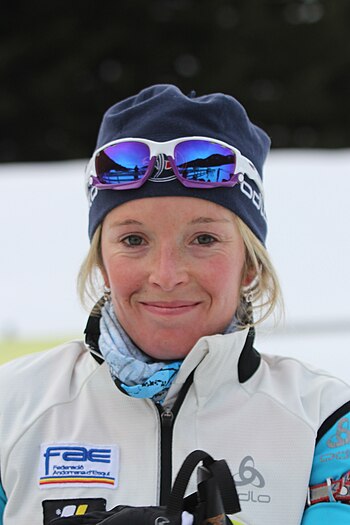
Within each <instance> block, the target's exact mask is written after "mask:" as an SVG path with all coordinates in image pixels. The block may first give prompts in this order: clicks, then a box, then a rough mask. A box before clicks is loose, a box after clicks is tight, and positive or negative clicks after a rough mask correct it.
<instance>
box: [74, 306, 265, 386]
mask: <svg viewBox="0 0 350 525" xmlns="http://www.w3.org/2000/svg"><path fill="white" fill-rule="evenodd" d="M102 306H103V299H101V300H100V301H99V302H98V303H97V304H96V305H95V306H94V308H93V309H92V311H91V314H90V316H89V319H88V321H87V324H86V328H85V330H84V333H85V343H86V345H87V346H88V348H89V349H90V352H91V354H92V356H93V357H94V359H95V360H96V361H97V362H98V363H99V364H102V363H103V362H104V359H103V357H102V354H101V352H100V350H99V347H98V339H99V337H100V318H101V307H102ZM254 339H255V330H254V328H253V327H252V328H249V329H245V330H239V331H237V332H234V333H233V334H227V335H220V334H218V335H212V336H207V337H202V338H201V339H200V340H199V341H198V342H197V343H196V345H195V346H194V347H193V349H192V350H191V352H190V353H189V355H188V356H187V357H186V359H185V360H184V363H183V365H182V366H181V368H180V371H179V373H178V377H177V379H176V381H175V383H179V384H180V383H182V382H184V381H185V380H186V377H187V376H188V375H189V374H190V373H191V371H192V370H193V369H194V368H196V367H199V366H201V367H202V366H203V364H202V363H203V362H205V363H207V364H209V363H210V361H211V360H212V359H215V361H216V365H215V369H216V370H218V369H220V368H222V369H223V372H225V375H227V372H229V373H230V374H232V375H231V377H232V378H233V375H234V376H236V378H237V380H238V381H239V383H245V382H246V381H248V379H250V378H251V377H252V376H253V375H254V373H255V372H256V370H257V369H258V367H259V364H260V360H261V356H260V354H259V353H258V352H257V351H256V350H255V348H254V346H253V345H254ZM218 353H220V359H219V358H218ZM227 367H229V368H228V369H227ZM210 368H211V367H210ZM212 372H213V371H211V374H212ZM184 376H185V377H184Z"/></svg>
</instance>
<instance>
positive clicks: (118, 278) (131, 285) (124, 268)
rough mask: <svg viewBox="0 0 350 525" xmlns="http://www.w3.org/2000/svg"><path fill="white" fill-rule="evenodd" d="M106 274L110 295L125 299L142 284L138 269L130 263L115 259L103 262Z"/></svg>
mask: <svg viewBox="0 0 350 525" xmlns="http://www.w3.org/2000/svg"><path fill="white" fill-rule="evenodd" d="M105 268H106V270H105V271H106V275H107V278H108V283H109V287H110V288H111V291H112V295H113V296H114V297H116V298H117V299H118V298H119V300H123V299H124V300H125V299H126V298H127V297H129V296H130V295H131V294H132V293H133V292H135V291H137V290H138V289H139V288H140V287H141V286H142V276H141V275H140V271H138V269H137V268H135V267H134V266H133V265H131V264H125V262H123V261H118V259H115V260H113V261H107V262H106V263H105Z"/></svg>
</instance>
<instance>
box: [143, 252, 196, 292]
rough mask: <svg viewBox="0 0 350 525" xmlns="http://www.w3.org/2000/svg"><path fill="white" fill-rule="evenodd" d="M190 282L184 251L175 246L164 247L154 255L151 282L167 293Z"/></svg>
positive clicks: (150, 275)
mask: <svg viewBox="0 0 350 525" xmlns="http://www.w3.org/2000/svg"><path fill="white" fill-rule="evenodd" d="M188 280H189V273H188V268H187V264H186V258H185V256H184V254H183V253H182V250H181V249H180V248H178V247H175V246H170V245H168V244H167V245H163V246H161V247H160V248H159V249H158V250H157V251H156V253H155V254H154V257H153V260H152V263H151V270H150V274H149V282H150V283H151V284H152V285H155V286H159V287H160V288H161V289H162V290H164V291H165V292H171V291H172V290H173V289H174V288H176V287H177V286H179V285H181V284H186V283H187V282H188Z"/></svg>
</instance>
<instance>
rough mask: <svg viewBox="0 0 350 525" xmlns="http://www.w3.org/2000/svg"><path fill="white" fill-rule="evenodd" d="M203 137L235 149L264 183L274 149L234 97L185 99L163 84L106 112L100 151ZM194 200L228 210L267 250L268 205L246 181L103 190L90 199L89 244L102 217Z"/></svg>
mask: <svg viewBox="0 0 350 525" xmlns="http://www.w3.org/2000/svg"><path fill="white" fill-rule="evenodd" d="M190 136H202V137H210V138H214V139H219V140H222V141H224V142H226V143H228V144H230V145H231V146H234V147H236V148H237V149H239V150H240V151H241V153H242V154H243V155H244V156H245V157H247V158H248V159H249V160H250V161H251V162H252V163H253V164H254V166H255V167H256V169H257V171H258V172H259V175H260V177H261V179H262V173H263V164H264V161H265V158H266V156H267V154H268V152H269V149H270V139H269V137H268V136H267V134H266V133H265V132H264V131H263V130H262V129H260V128H259V127H257V126H255V125H254V124H253V123H252V122H251V121H250V120H249V118H248V115H247V113H246V111H245V109H244V108H243V106H242V105H241V104H240V103H239V102H238V101H237V100H236V99H235V98H233V97H231V96H230V95H224V94H222V93H213V94H210V95H203V96H199V97H196V96H195V94H194V93H193V92H192V93H191V94H190V95H184V94H183V93H182V92H181V91H180V89H178V88H177V87H176V86H172V85H167V84H160V85H155V86H151V87H149V88H146V89H144V90H142V91H140V93H138V94H137V95H135V96H132V97H130V98H127V99H125V100H122V101H121V102H118V103H117V104H115V105H114V106H112V107H111V108H109V109H108V111H107V112H106V113H105V115H104V117H103V120H102V124H101V127H100V131H99V134H98V139H97V145H96V149H98V148H100V147H101V146H104V145H105V144H107V143H108V142H111V141H113V140H116V139H121V138H128V137H134V138H146V139H149V140H155V141H159V142H164V141H167V140H172V139H176V138H179V137H190ZM167 196H181V197H195V198H200V199H204V200H208V201H211V202H214V203H216V204H219V205H221V206H224V207H225V208H228V209H229V210H231V211H233V212H234V213H235V214H236V215H238V216H239V217H240V218H241V219H242V220H243V222H245V223H246V224H247V225H248V226H249V228H250V229H251V230H252V232H253V233H254V234H255V235H256V236H257V237H258V239H260V241H261V242H262V243H263V244H265V239H266V233H267V224H266V215H265V210H264V199H263V195H261V193H260V190H259V189H258V187H257V186H256V184H255V183H254V181H252V180H250V179H248V178H246V179H245V180H244V181H243V182H241V183H240V184H237V185H236V186H234V187H233V188H228V187H218V188H210V189H208V188H205V189H204V188H203V189H198V188H186V187H185V186H183V185H182V184H181V183H180V182H179V181H178V180H177V179H176V180H171V181H169V182H166V183H162V184H157V183H154V182H152V181H149V180H148V181H147V182H146V183H145V184H143V186H141V187H140V188H138V189H132V190H123V191H118V190H100V191H96V190H95V191H94V192H91V194H90V204H91V206H90V213H89V237H90V240H91V239H92V236H93V234H94V232H95V230H96V228H97V226H98V225H99V224H100V223H101V222H102V221H103V219H104V217H105V216H106V215H107V214H108V212H110V211H111V210H112V209H113V208H115V207H116V206H119V205H121V204H124V203H125V202H128V201H130V200H135V199H141V198H146V197H167Z"/></svg>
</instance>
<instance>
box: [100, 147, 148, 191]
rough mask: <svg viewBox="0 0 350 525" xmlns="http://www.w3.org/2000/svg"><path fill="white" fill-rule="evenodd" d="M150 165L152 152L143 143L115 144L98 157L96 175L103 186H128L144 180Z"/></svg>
mask: <svg viewBox="0 0 350 525" xmlns="http://www.w3.org/2000/svg"><path fill="white" fill-rule="evenodd" d="M149 163H150V151H149V148H148V146H147V145H146V144H143V143H142V142H135V141H130V142H129V141H128V142H121V143H119V144H113V145H112V146H109V147H107V148H105V149H104V150H102V151H100V152H99V153H98V154H97V156H96V164H95V167H96V174H97V178H98V179H99V181H100V182H101V183H102V184H126V183H130V182H137V181H139V180H140V179H142V178H143V177H144V175H145V173H146V171H147V168H148V166H149Z"/></svg>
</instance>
